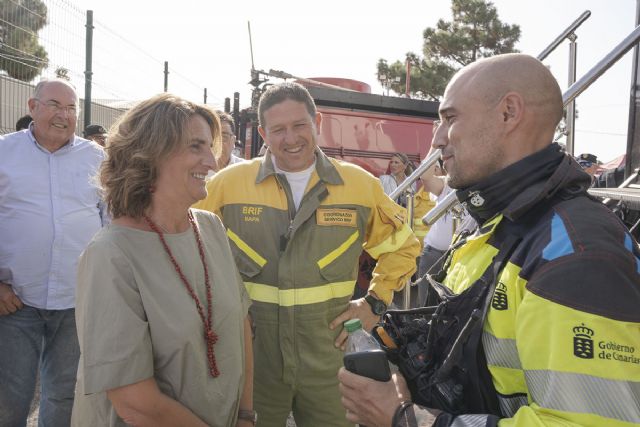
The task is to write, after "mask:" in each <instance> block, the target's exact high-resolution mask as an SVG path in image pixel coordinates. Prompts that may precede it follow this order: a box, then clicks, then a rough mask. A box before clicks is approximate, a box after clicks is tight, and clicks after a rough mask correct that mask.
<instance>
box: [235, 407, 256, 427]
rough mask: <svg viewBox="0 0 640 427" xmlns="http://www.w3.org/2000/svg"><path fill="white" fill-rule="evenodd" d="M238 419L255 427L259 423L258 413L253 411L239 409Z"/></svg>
mask: <svg viewBox="0 0 640 427" xmlns="http://www.w3.org/2000/svg"><path fill="white" fill-rule="evenodd" d="M238 419H239V420H245V421H249V422H250V423H251V424H253V425H254V426H255V425H256V423H257V422H258V413H257V412H256V411H254V410H252V409H238Z"/></svg>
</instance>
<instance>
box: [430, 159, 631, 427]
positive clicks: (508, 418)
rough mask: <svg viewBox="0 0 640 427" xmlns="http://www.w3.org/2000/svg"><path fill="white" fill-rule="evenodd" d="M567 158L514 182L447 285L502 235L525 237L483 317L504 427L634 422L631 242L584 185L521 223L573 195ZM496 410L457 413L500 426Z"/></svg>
mask: <svg viewBox="0 0 640 427" xmlns="http://www.w3.org/2000/svg"><path fill="white" fill-rule="evenodd" d="M571 162H572V160H568V159H565V160H564V161H563V162H562V163H561V165H560V166H559V167H558V169H557V170H556V171H555V173H554V174H553V176H552V177H551V178H549V179H548V180H547V181H546V182H541V183H539V184H538V185H537V186H535V187H529V188H527V189H522V191H520V190H518V192H516V193H518V194H517V195H516V196H515V199H514V200H513V201H512V202H511V203H510V204H509V205H508V206H507V207H506V208H505V209H502V210H501V212H500V213H498V214H497V215H495V216H494V217H493V218H490V219H488V220H487V221H485V223H484V224H483V225H482V226H481V227H480V229H479V231H478V232H477V233H476V234H475V235H474V236H473V237H471V238H469V239H468V240H467V242H466V243H465V244H464V245H463V246H461V247H460V248H458V249H456V250H455V251H453V253H452V255H451V259H450V263H449V265H450V267H449V269H448V271H447V276H446V278H445V280H444V282H443V284H444V285H445V286H447V287H448V288H450V289H451V290H453V291H454V292H455V293H460V292H462V291H463V290H465V289H467V288H468V287H469V286H471V285H472V284H473V283H474V282H475V281H476V280H477V279H478V278H479V277H480V276H481V275H482V273H483V272H484V271H485V269H486V268H487V267H488V266H489V265H490V264H491V262H492V259H493V257H494V256H495V255H496V254H497V253H498V251H499V250H500V247H501V243H502V242H503V241H504V240H505V238H506V235H507V234H509V233H513V232H514V230H515V232H517V233H518V235H523V236H524V237H523V238H522V241H521V242H520V244H519V245H518V247H517V249H516V250H515V252H514V253H513V254H512V255H511V256H510V259H509V261H508V262H507V264H506V266H505V268H504V269H503V270H502V272H501V274H500V275H499V277H498V281H497V285H496V289H495V292H494V295H493V299H492V301H491V305H490V307H489V311H488V315H487V318H486V320H485V323H484V326H483V337H482V344H483V349H484V352H485V355H486V360H487V364H488V368H489V372H490V374H491V377H492V380H493V385H494V387H495V389H496V391H497V398H498V403H499V405H500V409H501V411H502V413H503V418H502V419H500V420H499V421H498V422H497V424H498V425H499V426H500V427H507V426H517V427H530V426H593V427H596V426H603V427H604V426H607V427H623V426H624V427H630V426H638V425H640V248H639V247H638V244H637V243H636V242H635V241H634V240H633V238H632V237H631V236H630V234H629V232H628V230H626V228H625V227H624V225H623V224H622V223H621V222H620V221H619V220H618V218H616V217H615V215H613V214H612V213H611V212H610V211H609V210H608V208H606V207H605V206H604V205H602V204H601V203H599V202H596V201H594V200H591V199H589V198H588V197H587V196H586V194H584V190H583V192H582V194H579V195H578V196H575V197H569V198H568V199H567V200H563V201H560V202H559V203H557V204H554V205H553V207H552V208H551V209H549V211H548V212H546V213H545V214H544V215H542V216H541V217H540V219H539V220H536V221H532V222H528V221H527V220H526V213H528V212H535V209H537V208H538V206H539V205H540V203H541V202H540V201H541V200H544V195H545V194H547V193H548V194H553V193H554V192H555V190H562V189H564V188H567V189H572V190H571V191H573V192H574V194H575V192H576V191H577V189H579V186H580V185H582V184H583V181H585V180H586V179H587V178H588V177H587V178H585V177H584V176H583V175H584V173H583V172H582V171H579V169H578V168H579V167H578V166H577V165H573V164H571ZM573 163H575V162H573ZM554 181H558V183H554ZM513 185H514V186H516V187H517V185H518V184H516V181H513ZM587 185H588V184H587ZM536 192H538V193H536ZM470 211H471V212H473V206H470ZM508 218H511V220H510V219H508ZM491 419H492V417H491V416H488V415H484V414H465V415H462V416H458V417H455V418H454V419H453V420H452V421H453V422H454V424H453V425H455V426H459V427H471V426H485V425H486V426H491V425H495V418H494V421H491ZM437 425H438V426H440V425H445V424H437Z"/></svg>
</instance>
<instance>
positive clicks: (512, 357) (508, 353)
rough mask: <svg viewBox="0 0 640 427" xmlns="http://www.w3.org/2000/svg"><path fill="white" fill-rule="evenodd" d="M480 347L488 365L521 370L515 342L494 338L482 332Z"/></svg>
mask: <svg viewBox="0 0 640 427" xmlns="http://www.w3.org/2000/svg"><path fill="white" fill-rule="evenodd" d="M482 345H483V347H484V353H485V356H486V358H487V363H488V364H489V365H494V366H500V367H503V368H511V369H522V365H521V364H520V356H519V355H518V349H517V347H516V340H511V339H506V338H496V337H494V336H493V335H492V334H490V333H488V332H487V331H484V332H483V334H482Z"/></svg>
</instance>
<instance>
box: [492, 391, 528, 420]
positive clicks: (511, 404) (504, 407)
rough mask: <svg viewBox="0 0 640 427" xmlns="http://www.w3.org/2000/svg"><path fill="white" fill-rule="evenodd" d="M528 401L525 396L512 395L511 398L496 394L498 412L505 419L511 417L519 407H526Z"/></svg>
mask: <svg viewBox="0 0 640 427" xmlns="http://www.w3.org/2000/svg"><path fill="white" fill-rule="evenodd" d="M528 404H529V401H528V399H527V395H526V394H514V395H512V396H503V395H501V394H498V405H500V411H501V412H502V414H503V415H504V416H505V417H507V418H510V417H513V416H514V415H515V414H516V412H518V409H520V407H521V406H527V405H528Z"/></svg>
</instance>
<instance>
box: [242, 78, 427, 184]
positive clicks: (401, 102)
mask: <svg viewBox="0 0 640 427" xmlns="http://www.w3.org/2000/svg"><path fill="white" fill-rule="evenodd" d="M314 82H318V83H319V84H322V83H328V84H331V85H334V86H339V87H342V88H344V89H339V88H332V87H327V86H320V85H318V84H315V83H314ZM300 83H302V84H303V85H305V86H306V87H307V89H308V90H309V92H310V93H311V96H312V97H313V99H314V100H315V102H316V105H317V108H318V111H320V112H321V113H322V116H323V119H322V129H321V133H320V138H319V140H318V145H319V146H320V148H321V149H322V151H324V152H325V153H326V154H327V155H328V156H330V157H335V158H338V159H341V160H346V161H348V162H351V163H355V164H357V165H359V166H361V167H363V168H364V169H366V170H368V171H369V172H371V173H372V174H373V175H375V176H380V175H382V174H384V173H385V172H386V171H387V166H388V163H389V158H390V157H391V155H392V154H393V153H395V152H402V153H405V154H407V155H408V156H409V158H410V159H411V160H412V161H413V162H414V163H419V162H420V161H421V160H422V159H424V157H425V156H426V154H427V152H428V151H429V145H430V143H431V135H432V128H433V122H434V120H436V119H437V117H438V103H437V102H432V101H424V100H418V99H409V98H401V97H396V96H383V95H375V94H372V93H371V88H370V86H369V85H367V84H366V83H362V82H358V81H355V80H349V79H337V78H326V77H323V78H314V79H304V80H302V81H300ZM256 98H258V96H254V99H256ZM256 110H257V106H254V107H251V108H250V109H247V110H244V111H242V112H241V113H240V120H239V130H240V135H239V136H240V141H244V142H245V144H244V149H245V157H247V158H250V157H254V156H255V155H257V153H258V150H259V148H260V146H261V144H262V141H260V139H259V135H258V132H257V120H256ZM243 133H244V135H243Z"/></svg>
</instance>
